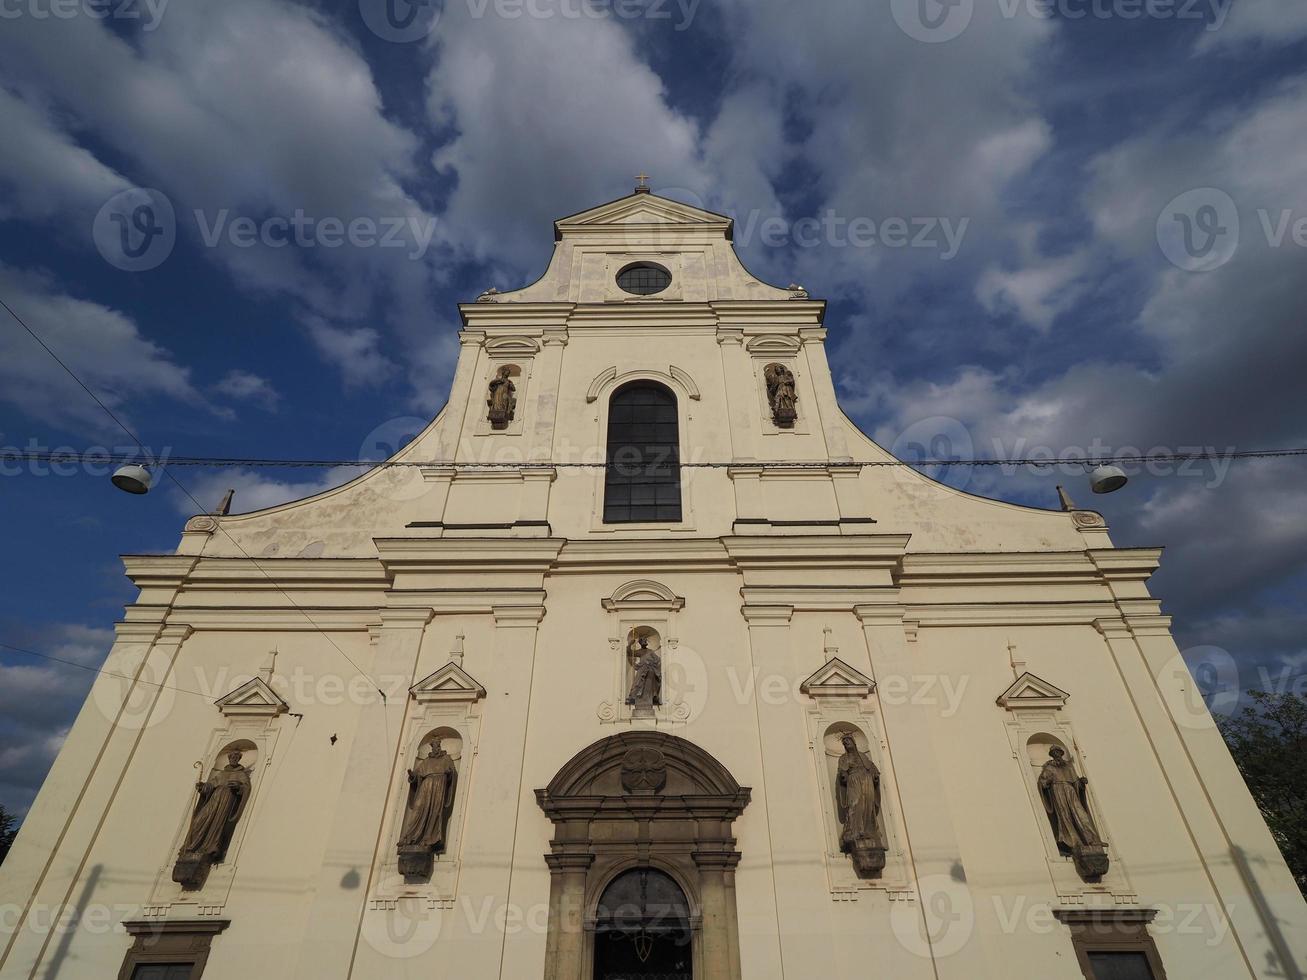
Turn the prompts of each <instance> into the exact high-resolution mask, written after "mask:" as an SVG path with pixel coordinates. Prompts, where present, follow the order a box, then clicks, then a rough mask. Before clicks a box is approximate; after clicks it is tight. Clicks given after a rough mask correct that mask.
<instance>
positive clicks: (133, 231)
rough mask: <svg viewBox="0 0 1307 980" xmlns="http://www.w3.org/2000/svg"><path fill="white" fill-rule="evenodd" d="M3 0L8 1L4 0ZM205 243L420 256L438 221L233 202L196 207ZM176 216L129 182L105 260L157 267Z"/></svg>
mask: <svg viewBox="0 0 1307 980" xmlns="http://www.w3.org/2000/svg"><path fill="white" fill-rule="evenodd" d="M0 2H3V0H0ZM191 217H192V218H193V220H194V221H195V226H196V231H197V233H198V236H199V239H200V241H201V242H202V243H203V245H204V246H205V247H206V248H218V247H220V246H221V247H230V248H241V249H245V248H256V247H263V248H274V249H280V248H286V247H287V246H295V247H297V248H325V249H338V248H342V247H345V246H349V247H351V248H358V249H371V248H388V249H406V250H407V251H406V256H407V257H408V258H410V259H415V260H416V259H420V258H422V257H423V256H424V255H425V254H426V252H427V249H428V248H429V247H430V245H431V240H432V239H433V238H434V237H435V232H436V219H435V218H434V217H432V216H431V215H426V214H400V215H390V216H382V215H358V216H355V217H352V218H348V219H346V218H342V217H339V216H335V215H325V216H317V215H312V214H309V213H307V212H306V211H304V209H303V208H296V209H295V211H294V212H293V213H291V214H289V215H284V214H272V215H264V216H261V217H258V218H256V217H254V216H252V215H247V214H236V215H233V213H232V211H231V209H230V208H220V209H218V210H216V211H204V210H203V209H199V208H197V209H195V210H194V211H192V212H191ZM177 226H178V219H177V214H176V211H175V210H174V209H173V206H172V202H171V201H170V200H169V199H168V197H167V195H165V194H164V193H163V192H162V191H158V190H155V189H153V188H147V187H132V188H128V189H127V190H124V191H120V192H118V193H117V194H115V195H114V196H113V197H111V198H109V200H108V201H106V202H105V203H104V206H103V207H101V208H100V211H99V213H98V214H97V215H96V217H95V223H94V224H93V226H92V229H91V234H92V238H93V239H94V241H95V247H96V248H97V249H98V250H99V252H100V255H101V256H103V257H104V260H105V261H106V262H108V263H109V264H110V265H112V266H114V267H115V268H118V269H122V270H124V271H126V272H145V271H147V270H149V269H154V268H157V267H158V266H159V265H161V264H163V262H164V261H165V260H166V259H167V258H168V256H169V255H171V254H172V250H173V247H174V246H175V245H176V242H177Z"/></svg>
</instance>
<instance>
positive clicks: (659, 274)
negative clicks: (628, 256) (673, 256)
mask: <svg viewBox="0 0 1307 980" xmlns="http://www.w3.org/2000/svg"><path fill="white" fill-rule="evenodd" d="M671 284H672V274H671V273H670V272H668V271H667V270H666V269H664V268H663V267H662V266H661V265H654V264H653V263H652V262H635V263H633V264H631V265H628V266H627V267H626V268H625V269H623V270H622V271H621V272H619V273H618V274H617V285H618V287H619V288H621V289H623V290H625V291H626V292H628V293H634V294H635V295H636V296H652V295H653V294H654V293H661V292H662V291H663V290H664V289H666V288H667V287H668V286H670V285H671Z"/></svg>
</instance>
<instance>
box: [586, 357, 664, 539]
mask: <svg viewBox="0 0 1307 980" xmlns="http://www.w3.org/2000/svg"><path fill="white" fill-rule="evenodd" d="M607 464H608V465H607V472H606V476H605V479H604V523H605V524H621V523H630V522H635V521H679V520H680V519H681V450H680V439H679V436H678V433H677V422H676V396H675V395H673V394H672V393H671V392H670V391H668V390H667V389H666V388H664V387H663V386H662V385H660V384H655V383H654V382H652V381H632V382H631V383H630V384H625V385H622V387H620V388H618V389H617V390H616V391H615V392H613V397H612V399H611V400H610V401H609V403H608V453H607Z"/></svg>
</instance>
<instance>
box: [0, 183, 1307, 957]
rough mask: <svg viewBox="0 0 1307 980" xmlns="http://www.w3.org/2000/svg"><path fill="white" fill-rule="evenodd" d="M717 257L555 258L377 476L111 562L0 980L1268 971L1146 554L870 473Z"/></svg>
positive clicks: (1061, 515)
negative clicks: (102, 622)
mask: <svg viewBox="0 0 1307 980" xmlns="http://www.w3.org/2000/svg"><path fill="white" fill-rule="evenodd" d="M731 230H732V228H731V222H730V220H729V219H727V218H725V217H722V216H720V215H716V214H712V213H710V212H706V211H702V210H698V209H695V208H691V207H687V206H685V205H683V204H679V203H677V202H674V201H670V200H667V199H663V198H661V197H658V196H656V195H653V194H650V193H648V192H647V191H644V190H643V189H637V192H636V193H634V194H632V195H630V196H628V197H625V198H622V199H620V200H617V201H613V202H611V203H609V204H605V205H602V206H599V207H596V208H593V209H591V210H589V211H585V212H583V213H580V214H577V215H573V216H571V217H568V218H564V219H562V220H560V221H558V222H556V224H555V237H556V245H555V251H554V255H553V258H552V261H551V262H550V264H549V268H548V270H547V271H546V272H545V274H544V275H543V277H542V278H541V279H539V280H538V281H537V282H535V283H533V284H531V285H529V286H527V287H525V288H522V289H518V290H515V291H507V292H497V291H495V290H488V291H487V292H486V293H484V294H483V295H482V296H481V297H479V298H478V299H477V301H476V302H473V303H468V304H465V305H463V306H461V307H460V311H461V314H462V322H463V327H462V330H461V331H460V333H459V342H460V345H461V349H460V355H459V360H458V366H457V369H456V372H455V375H454V379H453V382H452V389H451V392H450V397H449V400H448V403H447V404H446V406H445V408H444V409H443V410H442V411H441V412H440V414H439V415H438V417H437V418H436V419H435V420H434V421H433V422H432V423H431V424H430V426H429V427H427V428H426V429H425V431H423V432H422V433H421V434H420V435H418V436H417V437H416V438H415V439H413V440H412V441H411V442H410V443H409V444H408V445H407V446H405V447H404V448H403V449H401V450H400V451H399V452H398V453H397V454H396V456H395V457H394V458H393V459H392V460H391V461H390V462H389V464H388V465H384V466H378V467H376V468H374V469H372V470H370V471H369V472H367V473H366V474H364V475H362V476H360V477H359V478H357V479H355V480H353V481H352V482H350V483H347V484H346V485H344V486H341V487H338V488H336V489H334V490H330V491H328V492H326V493H323V494H320V495H318V496H315V497H312V498H309V499H305V500H300V501H296V502H294V503H289V504H285V505H282V506H278V507H274V508H271V509H268V510H263V511H258V512H254V513H248V514H241V515H231V516H228V515H200V516H197V517H194V518H192V519H191V520H190V521H189V522H188V523H187V524H186V526H185V530H184V531H183V533H182V535H181V541H180V544H179V546H178V547H177V549H176V552H175V553H174V554H168V555H138V556H128V557H126V558H125V559H124V560H125V563H126V569H127V574H128V575H129V577H130V578H131V579H132V581H133V582H134V583H135V584H136V585H137V586H138V587H139V588H140V595H139V598H138V599H137V600H136V602H134V603H133V604H132V605H131V606H129V607H128V608H127V610H126V614H125V616H124V618H123V621H122V622H121V623H119V624H118V628H117V638H116V641H115V643H114V646H113V649H112V651H111V652H110V654H109V657H108V660H107V661H106V664H105V668H104V671H105V672H104V673H103V674H102V675H101V676H100V677H99V678H98V679H97V682H96V684H95V687H94V689H93V690H92V692H91V695H90V697H89V698H88V700H87V703H86V705H85V707H84V708H83V710H82V712H81V714H80V715H79V717H78V719H77V721H76V724H75V725H74V727H73V728H72V730H71V732H70V734H69V736H68V738H67V741H66V743H65V745H64V747H63V750H62V752H61V753H60V755H59V757H58V759H57V761H56V763H55V765H54V767H53V769H52V771H51V773H50V776H49V778H48V780H47V782H46V784H45V786H44V788H43V789H42V790H41V793H40V795H39V796H38V798H37V800H36V803H35V805H34V807H33V809H32V811H31V813H30V815H29V816H28V818H27V820H26V822H25V823H24V826H23V829H22V832H21V834H20V835H19V837H18V840H17V843H16V845H15V847H14V849H13V851H12V853H11V854H10V856H9V859H8V860H7V861H6V863H5V865H4V867H3V869H0V909H3V912H4V915H5V922H4V929H3V932H2V933H0V944H2V945H0V977H3V978H4V980H19V978H37V977H56V976H57V977H59V978H61V980H82V978H86V980H91V978H96V980H102V978H104V977H110V976H118V977H120V978H122V980H199V978H200V977H201V976H203V977H204V980H245V978H249V977H285V978H298V980H346V978H355V980H382V978H391V977H409V978H417V977H433V978H434V977H451V978H453V977H458V978H513V980H518V978H525V977H545V978H549V980H591V978H593V980H609V978H636V977H647V978H653V977H659V978H689V977H693V978H696V980H718V978H723V980H727V978H749V980H763V978H780V977H786V976H788V977H790V978H808V977H867V978H875V977H893V978H896V980H912V978H920V980H927V978H931V980H942V978H956V980H978V978H995V980H997V978H1000V977H1013V976H1015V977H1031V978H1036V977H1037V978H1040V980H1078V978H1090V980H1148V978H1154V980H1160V978H1163V977H1169V978H1172V980H1177V978H1183V980H1190V978H1200V977H1209V978H1212V980H1234V978H1243V977H1247V978H1264V977H1265V978H1269V977H1294V976H1301V975H1302V973H1301V971H1302V970H1303V969H1304V965H1305V964H1307V939H1304V937H1307V906H1305V905H1304V902H1303V900H1302V898H1301V897H1300V896H1299V894H1298V891H1297V889H1296V887H1295V884H1294V882H1293V879H1292V877H1291V875H1290V873H1289V871H1288V869H1287V868H1286V866H1285V864H1284V861H1283V860H1282V858H1281V856H1280V854H1279V852H1278V851H1277V849H1276V846H1275V844H1274V842H1273V840H1272V838H1271V836H1270V834H1269V832H1268V831H1267V828H1266V826H1265V824H1264V823H1263V821H1262V819H1261V817H1260V815H1259V813H1258V811H1257V808H1256V806H1255V805H1254V803H1253V801H1252V799H1251V797H1250V796H1249V794H1248V791H1247V789H1246V788H1245V786H1244V784H1243V782H1242V780H1241V779H1240V777H1239V774H1238V772H1237V770H1236V769H1235V767H1234V764H1233V762H1232V761H1231V759H1230V757H1229V755H1228V753H1227V751H1226V749H1225V747H1224V745H1223V743H1222V740H1221V737H1220V735H1219V733H1218V731H1217V730H1216V727H1215V725H1214V724H1213V722H1212V719H1211V717H1210V715H1209V714H1208V712H1207V709H1206V707H1205V706H1204V704H1203V702H1202V701H1201V698H1200V697H1199V696H1198V695H1197V694H1196V693H1195V691H1194V689H1193V688H1194V684H1193V681H1192V679H1191V678H1190V676H1189V674H1188V672H1187V670H1186V669H1185V667H1184V664H1183V661H1182V660H1181V659H1180V655H1179V651H1178V650H1177V648H1176V645H1175V642H1174V640H1173V639H1172V636H1171V633H1170V629H1169V620H1168V618H1167V617H1166V616H1164V615H1162V614H1161V612H1160V608H1159V603H1158V602H1157V600H1155V599H1153V598H1152V597H1151V596H1150V594H1149V591H1148V587H1147V582H1148V579H1149V576H1150V575H1151V573H1152V572H1153V571H1154V570H1155V569H1156V567H1157V565H1158V562H1159V557H1160V552H1159V550H1157V549H1125V548H1116V547H1114V546H1113V544H1112V542H1111V538H1110V533H1109V529H1108V528H1107V526H1106V524H1105V521H1104V520H1103V518H1102V517H1101V516H1100V515H1099V514H1097V513H1095V512H1093V511H1091V510H1078V509H1074V508H1073V507H1070V508H1066V509H1062V510H1057V511H1045V510H1038V509H1032V508H1027V507H1020V506H1015V505H1010V504H1006V503H1000V502H997V501H993V500H988V499H983V498H980V497H975V496H971V495H968V494H965V493H962V492H959V491H957V490H954V489H952V488H950V487H947V486H944V485H941V484H938V483H935V482H932V481H931V480H929V479H927V478H925V477H924V476H921V475H920V474H918V473H916V472H915V471H913V470H911V469H910V468H907V467H903V466H896V465H891V464H893V463H894V460H893V458H892V457H891V456H890V455H889V454H888V453H887V452H886V451H885V450H884V449H882V448H881V447H879V446H877V445H876V444H875V443H873V442H872V441H871V440H870V439H868V438H867V437H866V436H864V435H863V434H862V433H861V432H859V431H858V430H857V429H856V428H855V427H854V425H853V424H852V423H851V422H850V421H849V420H848V419H847V418H846V417H845V416H844V415H843V414H842V412H841V411H840V408H839V406H838V404H837V402H836V397H835V390H834V386H833V383H832V378H831V371H830V367H829V365H828V362H827V356H826V350H825V346H824V341H825V337H826V330H825V327H824V326H823V317H824V312H825V306H824V303H822V302H820V301H818V300H814V299H812V298H810V297H809V296H808V295H807V293H806V291H804V290H803V289H802V288H800V287H797V286H795V287H790V288H788V289H786V288H778V287H775V286H771V285H767V284H765V283H762V282H759V281H758V280H757V279H755V278H754V277H753V276H752V275H751V274H750V273H749V272H748V271H747V270H746V269H745V268H744V266H743V265H742V264H741V263H740V261H739V260H738V258H737V257H736V255H735V252H734V250H733V247H732V245H731Z"/></svg>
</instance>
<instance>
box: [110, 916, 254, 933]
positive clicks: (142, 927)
mask: <svg viewBox="0 0 1307 980" xmlns="http://www.w3.org/2000/svg"><path fill="white" fill-rule="evenodd" d="M229 925H231V919H127V920H124V922H123V929H125V930H126V931H127V935H129V936H151V935H178V934H187V935H189V934H201V935H214V936H216V935H217V934H218V933H220V932H222V931H223V930H224V929H226V928H227V927H228V926H229Z"/></svg>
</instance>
